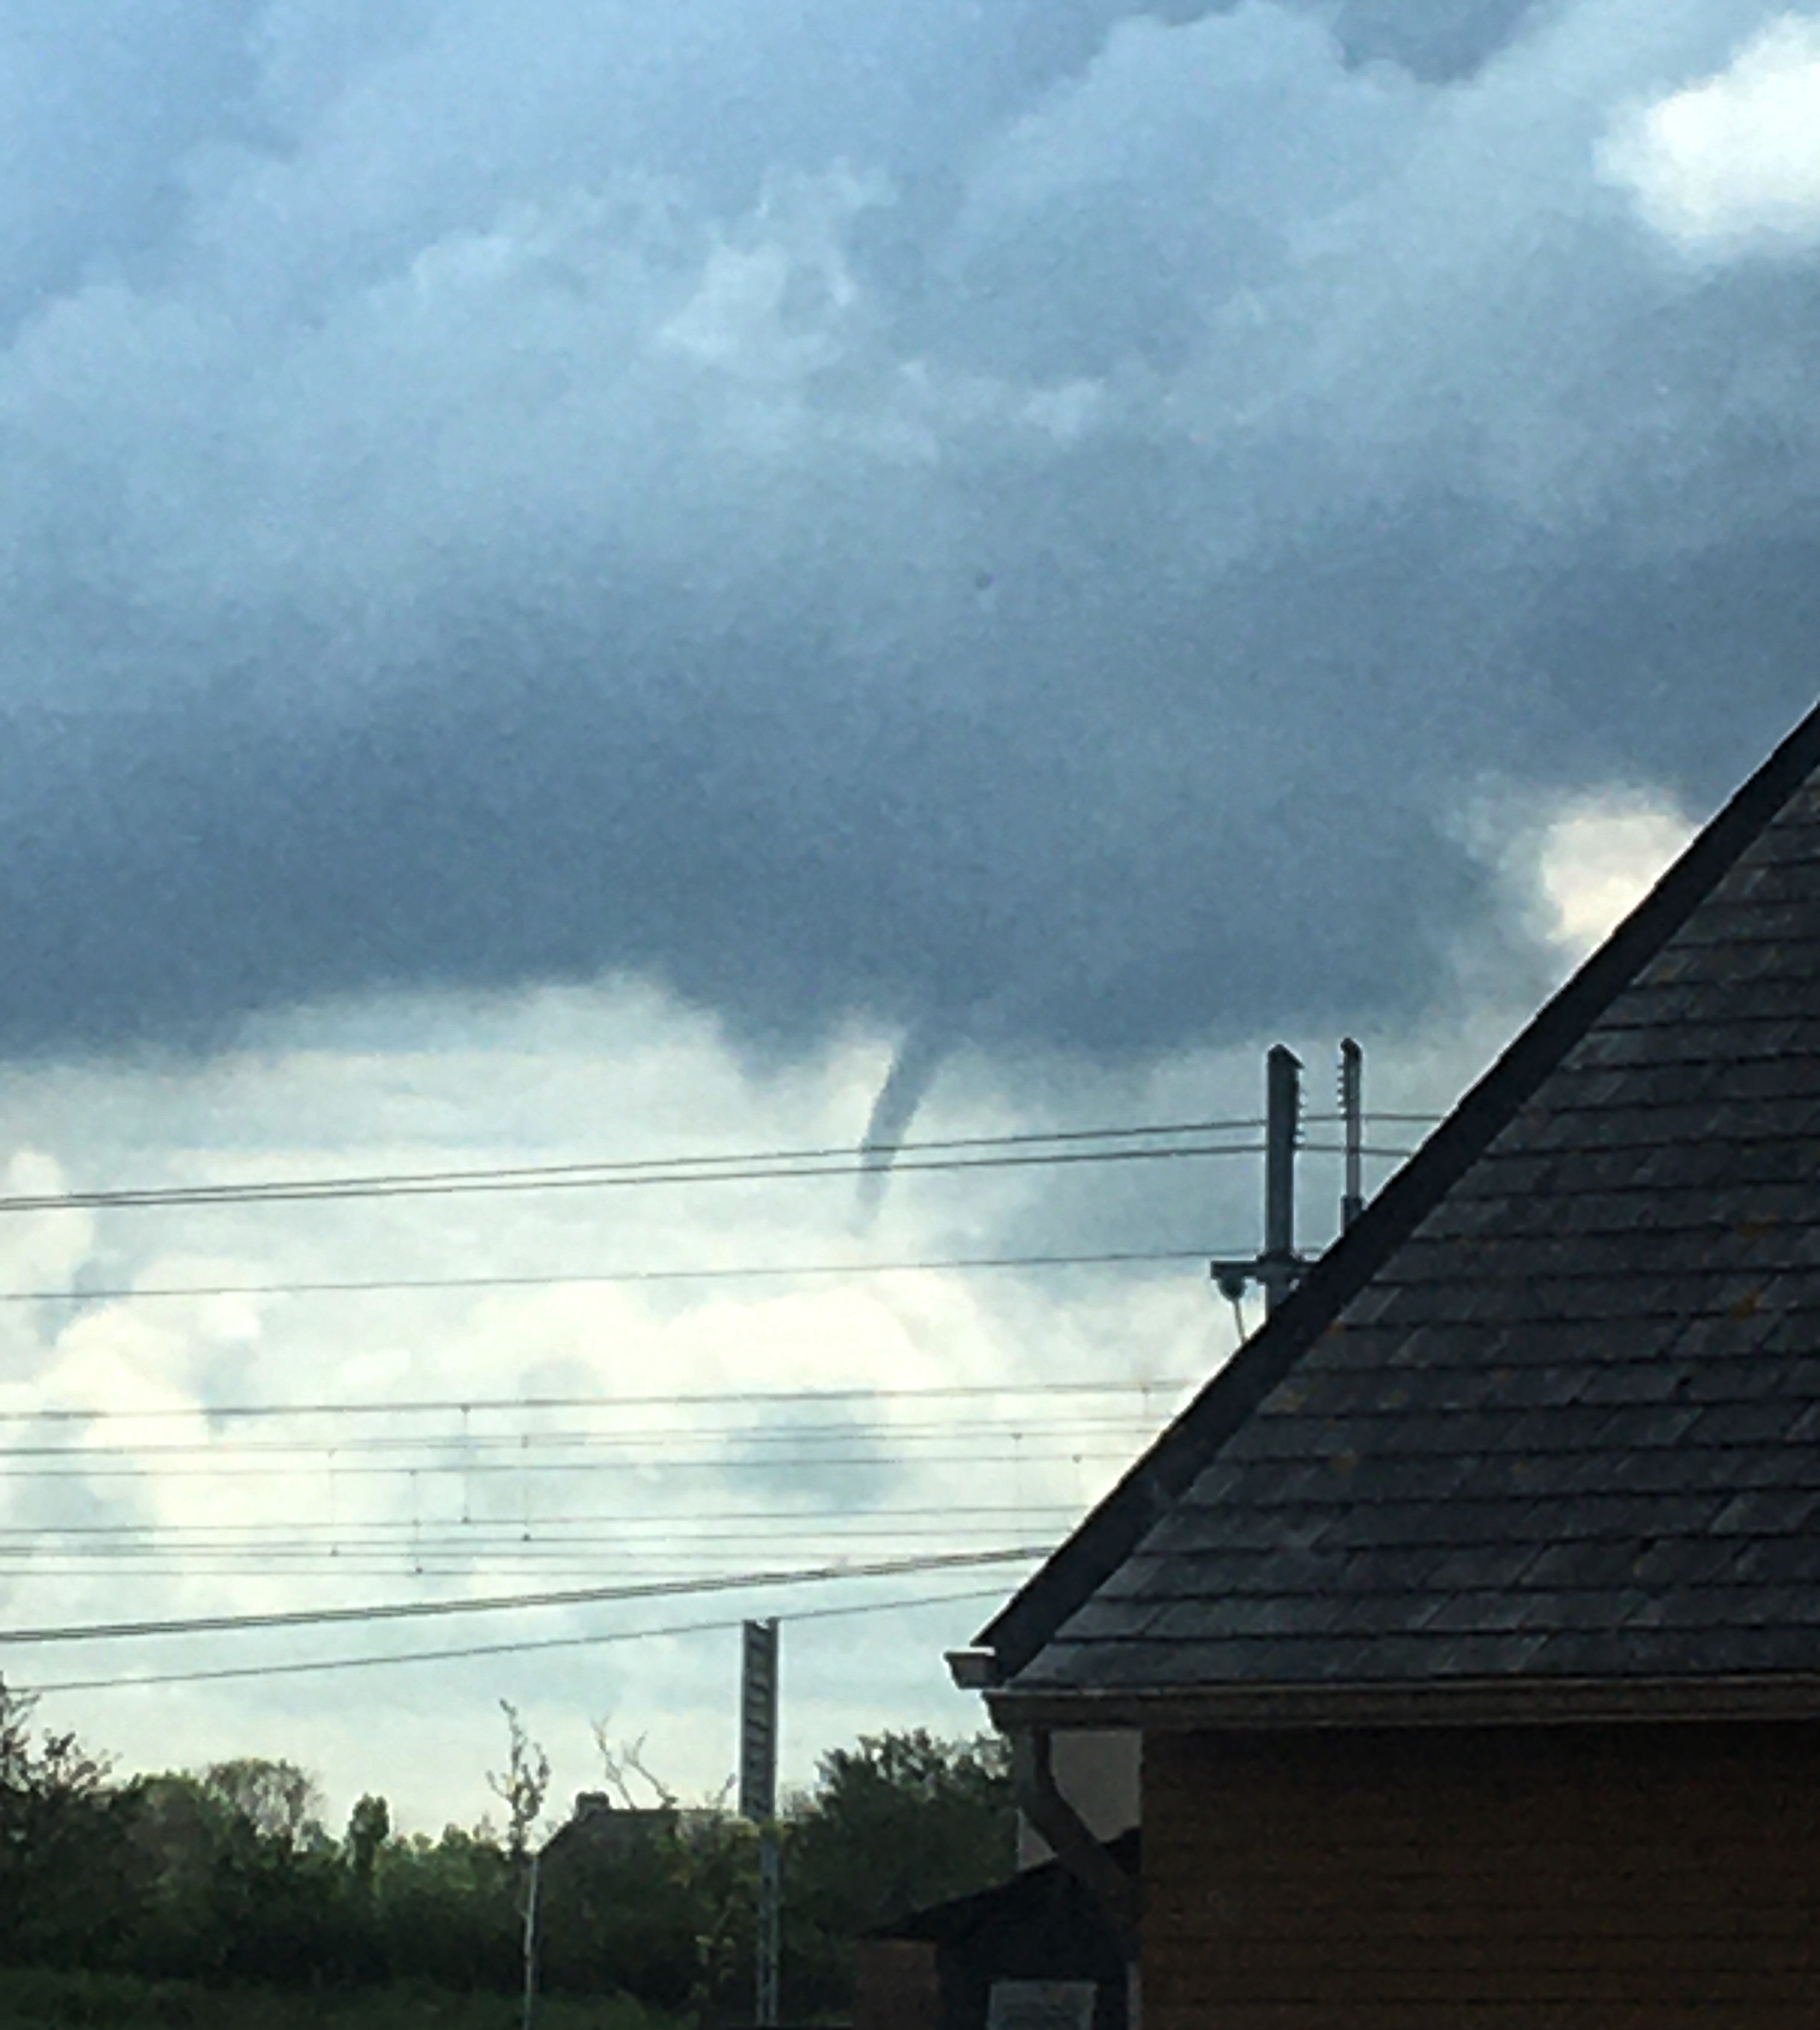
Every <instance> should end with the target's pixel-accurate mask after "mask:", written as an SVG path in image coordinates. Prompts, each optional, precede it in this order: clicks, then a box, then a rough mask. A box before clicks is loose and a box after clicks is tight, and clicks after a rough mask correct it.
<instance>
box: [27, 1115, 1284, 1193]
mask: <svg viewBox="0 0 1820 2030" xmlns="http://www.w3.org/2000/svg"><path fill="white" fill-rule="evenodd" d="M1263 1126H1264V1123H1263V1122H1262V1121H1259V1120H1256V1119H1245V1120H1232V1121H1174V1122H1162V1123H1156V1124H1150V1125H1141V1126H1138V1127H1135V1128H1058V1129H1054V1130H1043V1131H1033V1132H1023V1133H1018V1134H1008V1135H982V1136H956V1137H951V1138H948V1139H947V1140H915V1141H907V1140H906V1141H899V1142H891V1143H860V1144H858V1145H854V1144H839V1145H828V1146H824V1147H818V1148H803V1149H774V1150H764V1151H747V1152H742V1153H739V1154H731V1155H719V1156H713V1155H709V1156H661V1157H635V1158H603V1159H601V1160H599V1161H596V1162H569V1163H545V1164H523V1165H515V1166H489V1167H482V1168H476V1169H450V1170H420V1171H410V1170H403V1171H381V1172H374V1173H363V1174H359V1175H352V1176H344V1177H314V1178H311V1177H297V1178H282V1177H280V1178H264V1179H251V1180H245V1181H238V1182H222V1183H204V1184H159V1185H143V1186H127V1187H121V1188H114V1189H109V1190H93V1191H73V1192H72V1191H65V1192H30V1193H13V1194H10V1195H6V1196H4V1197H0V1213H20V1212H62V1211H76V1210H102V1209H110V1208H111V1209H115V1210H144V1209H147V1208H152V1207H158V1206H199V1205H200V1206H207V1205H253V1204H273V1203H276V1204H293V1203H300V1202H307V1201H315V1200H330V1201H335V1202H340V1201H344V1200H347V1199H373V1198H395V1197H422V1196H446V1195H451V1194H463V1193H467V1192H519V1191H542V1190H552V1189H564V1188H567V1189H575V1188H582V1189H594V1188H632V1187H645V1186H649V1185H668V1184H697V1183H702V1184H709V1183H712V1184H730V1183H735V1184H743V1183H753V1182H771V1181H775V1180H782V1179H787V1178H791V1177H854V1176H863V1175H871V1174H877V1173H881V1172H884V1171H890V1172H892V1173H897V1172H902V1171H914V1170H953V1169H1007V1168H1025V1167H1030V1166H1041V1165H1048V1164H1057V1163H1075V1162H1137V1161H1148V1160H1152V1159H1155V1158H1172V1157H1178V1156H1193V1155H1229V1154H1231V1155H1238V1154H1257V1153H1259V1149H1258V1147H1254V1146H1253V1145H1252V1144H1249V1143H1217V1144H1211V1145H1209V1144H1200V1143H1197V1144H1193V1145H1186V1146H1184V1145H1182V1144H1181V1143H1177V1142H1173V1141H1171V1140H1167V1139H1166V1138H1173V1137H1179V1136H1189V1135H1215V1134H1219V1135H1226V1134H1237V1133H1255V1132H1258V1131H1259V1130H1260V1129H1261V1128H1263ZM1159 1141H1160V1142H1162V1143H1163V1146H1162V1147H1137V1148H1125V1147H1111V1146H1109V1145H1111V1144H1112V1143H1156V1142H1159ZM1082 1143H1085V1144H1089V1145H1092V1146H1089V1147H1070V1146H1065V1145H1070V1144H1082ZM1260 1146H1261V1145H1260Z"/></svg>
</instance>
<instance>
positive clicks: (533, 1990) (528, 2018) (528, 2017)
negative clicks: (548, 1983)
mask: <svg viewBox="0 0 1820 2030" xmlns="http://www.w3.org/2000/svg"><path fill="white" fill-rule="evenodd" d="M542 1873H543V1855H542V1852H541V1851H535V1850H534V1851H533V1853H532V1854H531V1857H530V1876H528V1877H527V1880H526V1883H525V1892H524V2017H523V2030H532V2025H533V2024H535V2022H536V2021H537V1955H538V1935H537V1921H538V1887H539V1884H540V1883H541V1880H542Z"/></svg>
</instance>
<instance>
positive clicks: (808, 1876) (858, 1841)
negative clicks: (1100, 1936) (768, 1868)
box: [783, 1727, 1017, 2009]
mask: <svg viewBox="0 0 1820 2030" xmlns="http://www.w3.org/2000/svg"><path fill="white" fill-rule="evenodd" d="M1016 1863H1017V1809H1016V1805H1015V1804H1014V1801H1013V1799H1012V1795H1011V1779H1010V1757H1009V1753H1008V1751H1007V1748H1006V1746H1005V1744H1004V1742H1003V1741H1001V1740H1000V1739H999V1738H998V1737H997V1736H996V1735H992V1734H982V1735H980V1736H979V1737H977V1738H975V1739H973V1740H971V1741H943V1740H940V1739H939V1738H936V1736H934V1735H932V1734H929V1732H928V1731H927V1730H926V1729H924V1728H921V1727H919V1728H916V1729H914V1730H913V1731H908V1732H902V1733H887V1734H869V1735H865V1736H863V1737H862V1738H861V1740H860V1741H859V1742H858V1745H857V1746H854V1747H853V1748H837V1749H832V1751H831V1752H830V1753H828V1754H826V1755H824V1756H823V1757H822V1758H821V1763H820V1764H819V1767H818V1769H817V1782H816V1786H815V1789H814V1790H813V1792H812V1793H811V1794H810V1795H809V1796H808V1797H807V1798H802V1799H799V1800H798V1801H796V1802H795V1804H794V1805H792V1806H791V1810H790V1812H789V1815H788V1820H787V1825H786V1828H785V1845H784V1857H783V1865H784V1876H785V1883H786V1888H785V1894H784V1912H785V1937H784V1952H785V1961H786V1979H787V1981H788V1982H789V1984H790V1985H791V1991H792V1995H793V1998H794V2001H793V2006H795V2007H796V2008H799V2009H800V2008H802V2007H811V2008H829V2007H839V2006H844V2004H845V2003H846V2002H847V2000H848V1999H849V1998H850V1993H851V1987H852V1969H853V1952H852V1946H853V1941H854V1939H857V1938H858V1936H859V1935H860V1934H861V1933H862V1932H863V1931H869V1930H871V1929H873V1928H874V1927H875V1926H877V1925H880V1924H886V1923H888V1922H890V1921H891V1920H892V1919H894V1918H896V1917H903V1916H904V1915H905V1914H906V1913H907V1912H909V1911H911V1910H914V1909H917V1908H918V1907H919V1906H920V1905H924V1904H928V1903H936V1902H943V1900H945V1899H946V1898H948V1897H951V1896H960V1895H965V1894H967V1893H968V1892H969V1891H972V1890H975V1889H984V1888H985V1887H988V1886H989V1885H990V1884H992V1883H995V1882H1000V1881H1003V1880H1004V1879H1006V1878H1007V1877H1008V1876H1010V1873H1011V1872H1012V1870H1013V1868H1014V1867H1015V1866H1016Z"/></svg>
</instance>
